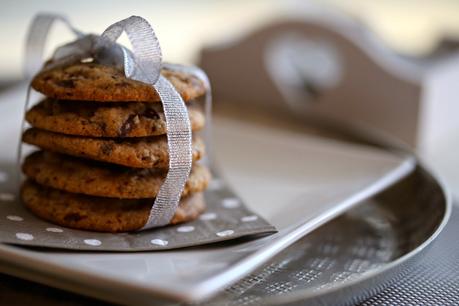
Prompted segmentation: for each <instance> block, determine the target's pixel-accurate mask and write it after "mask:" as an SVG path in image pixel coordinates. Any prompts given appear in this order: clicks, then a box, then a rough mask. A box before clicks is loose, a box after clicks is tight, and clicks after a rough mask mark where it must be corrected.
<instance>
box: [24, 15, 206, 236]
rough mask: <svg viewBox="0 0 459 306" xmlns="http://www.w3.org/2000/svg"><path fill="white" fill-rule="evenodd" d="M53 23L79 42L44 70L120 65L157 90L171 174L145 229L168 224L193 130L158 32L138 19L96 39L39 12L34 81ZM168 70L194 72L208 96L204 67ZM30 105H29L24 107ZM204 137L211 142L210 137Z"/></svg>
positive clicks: (31, 38) (30, 54) (28, 65)
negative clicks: (124, 41)
mask: <svg viewBox="0 0 459 306" xmlns="http://www.w3.org/2000/svg"><path fill="white" fill-rule="evenodd" d="M55 21H61V22H63V23H64V24H65V25H66V26H67V27H68V28H69V30H70V31H71V32H73V33H74V34H75V35H76V36H77V40H76V41H74V42H71V43H68V44H66V45H63V46H61V47H59V48H57V49H56V51H55V52H54V54H53V56H52V58H51V61H50V62H48V63H47V64H46V65H45V67H44V69H51V68H55V67H56V66H61V65H68V64H71V63H75V62H84V61H97V62H98V63H101V64H105V65H112V66H113V65H115V66H122V67H123V68H124V73H125V75H126V77H128V78H131V79H134V80H138V81H141V82H144V83H148V84H150V85H151V86H153V88H154V89H155V90H156V91H157V92H158V95H159V96H160V98H161V103H162V105H163V109H164V114H165V118H166V127H167V142H168V149H169V170H168V172H167V175H166V179H165V181H164V182H163V184H162V186H161V188H160V189H159V192H158V195H157V197H156V198H155V202H154V203H153V206H152V208H151V210H150V215H149V217H148V220H147V222H146V224H145V225H144V226H143V228H142V230H143V229H148V228H152V227H158V226H164V225H167V224H169V222H170V220H171V219H172V217H173V216H174V213H175V210H176V209H177V206H178V204H179V201H180V196H181V194H182V191H183V188H184V186H185V182H186V180H187V179H188V176H189V174H190V171H191V164H192V148H191V126H190V120H189V117H188V111H187V108H186V106H185V103H184V102H183V100H182V97H181V96H180V95H179V94H178V92H177V91H176V90H175V88H174V86H172V84H171V83H170V82H169V81H168V80H167V79H166V78H164V77H163V76H162V75H161V73H160V72H161V67H162V55H161V48H160V45H159V41H158V39H157V37H156V35H155V32H154V31H153V29H152V27H151V26H150V24H149V23H148V22H147V21H146V20H145V19H143V18H142V17H138V16H131V17H129V18H126V19H123V20H121V21H118V22H116V23H114V24H112V25H111V26H109V27H108V28H107V29H106V30H105V31H104V32H103V33H102V34H101V35H100V36H98V35H93V34H84V33H82V32H80V31H79V30H77V29H75V28H74V27H73V26H72V25H71V23H70V22H69V21H68V20H67V19H66V18H65V17H63V16H61V15H55V14H39V15H37V16H36V17H35V18H34V20H33V21H32V24H31V26H30V29H29V32H28V37H27V42H26V58H25V73H26V76H27V77H32V76H33V75H34V74H35V73H36V72H38V71H39V70H40V69H41V66H42V63H43V50H44V47H45V43H46V38H47V36H48V32H49V30H50V28H51V26H52V24H53V23H54V22H55ZM123 32H125V33H126V34H127V37H128V38H129V41H130V43H131V45H132V51H131V50H128V49H127V48H125V47H123V46H121V45H119V44H117V43H116V41H117V39H118V38H119V37H120V35H121V34H122V33H123ZM164 66H167V68H168V69H171V70H179V71H186V72H189V73H192V74H194V75H195V76H197V77H198V78H200V79H201V80H202V81H203V82H204V84H205V86H206V87H207V88H206V89H207V92H210V85H209V81H208V79H207V76H206V75H205V73H204V72H202V71H201V70H200V69H198V68H196V67H190V68H185V67H183V66H178V65H164ZM27 100H28V99H27ZM210 101H211V96H210V93H209V94H206V116H207V120H210ZM27 104H28V101H27V102H26V107H27ZM208 126H209V125H208V124H207V127H208ZM206 131H207V134H208V131H209V129H208V128H206ZM206 136H207V137H206V138H207V140H208V135H206Z"/></svg>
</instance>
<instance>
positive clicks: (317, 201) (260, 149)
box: [0, 87, 414, 305]
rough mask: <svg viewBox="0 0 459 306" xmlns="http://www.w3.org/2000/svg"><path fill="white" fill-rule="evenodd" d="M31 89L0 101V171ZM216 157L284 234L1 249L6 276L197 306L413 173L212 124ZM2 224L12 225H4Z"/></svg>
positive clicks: (344, 148) (394, 160)
mask: <svg viewBox="0 0 459 306" xmlns="http://www.w3.org/2000/svg"><path fill="white" fill-rule="evenodd" d="M24 97H25V88H24V87H20V88H18V89H16V90H15V91H11V92H9V93H6V94H4V95H3V96H2V97H0V122H1V129H0V140H1V146H2V147H1V152H0V165H5V164H11V163H14V162H15V149H16V147H15V144H16V143H17V139H18V137H19V125H20V118H21V116H22V109H23V104H24V102H23V100H24ZM213 135H214V137H213V139H214V143H213V145H214V154H215V156H216V157H217V160H218V162H219V166H220V169H221V170H222V173H223V174H224V176H225V177H226V178H227V180H228V182H229V183H230V185H231V186H232V187H233V188H234V190H235V191H236V192H237V193H238V194H239V195H240V196H241V197H242V199H243V200H245V202H246V203H247V205H248V206H249V207H250V208H251V209H252V210H254V211H256V212H257V213H259V214H261V215H262V216H263V217H265V218H266V219H267V220H268V221H269V222H271V223H272V224H273V225H275V226H276V227H277V228H278V229H279V233H277V234H275V235H272V236H269V237H265V238H262V239H259V240H255V241H248V242H244V243H239V244H223V245H221V244H219V245H211V246H208V247H201V248H192V249H182V250H175V251H164V252H142V253H98V252H68V251H51V250H38V249H27V248H20V247H16V246H11V245H0V271H1V272H4V273H9V274H12V275H16V276H19V277H23V278H26V279H29V280H33V281H37V282H40V283H44V284H47V285H50V286H55V287H58V288H62V289H67V290H70V291H74V292H78V293H82V294H85V295H89V296H93V297H97V298H101V299H106V300H109V301H113V302H117V303H125V304H137V305H153V304H160V303H162V302H165V301H188V302H190V301H200V300H203V299H206V298H208V297H211V296H212V295H214V294H216V293H218V291H219V290H221V289H223V288H225V287H227V286H229V285H230V284H232V283H234V282H235V281H237V280H238V279H240V278H241V277H243V276H244V275H246V274H248V273H249V272H251V271H253V270H254V269H255V268H256V267H258V266H259V265H261V264H262V263H264V262H266V261H267V260H269V259H270V258H271V257H272V256H274V255H275V254H277V253H278V252H280V251H281V250H283V249H284V248H286V247H287V246H288V245H290V244H292V243H293V242H295V241H296V240H298V239H300V238H301V237H303V236H304V235H306V234H307V233H309V232H311V231H312V230H314V229H315V228H317V227H318V226H320V225H321V224H323V223H325V222H326V221H329V220H330V219H331V218H333V217H335V216H337V215H339V214H341V213H342V212H344V211H346V210H347V209H349V208H350V207H352V206H354V205H356V204H357V203H359V202H360V201H361V200H363V199H365V198H368V197H370V196H371V195H373V194H375V193H376V192H378V191H380V190H381V189H383V188H385V187H387V186H388V185H390V184H392V183H393V182H395V181H397V180H398V179H400V178H401V177H403V176H405V175H406V174H408V173H409V172H411V171H412V170H413V167H414V161H413V160H412V159H405V158H402V157H400V156H397V155H395V154H392V153H388V152H385V151H382V150H378V149H374V148H369V147H364V146H359V145H354V144H345V143H342V142H337V141H332V140H324V139H320V138H317V137H312V136H309V135H305V134H300V133H294V132H291V131H284V130H279V129H276V128H269V127H266V126H263V127H260V126H258V125H257V124H253V123H247V122H245V123H244V122H240V121H234V120H232V119H227V118H223V117H218V118H214V127H213ZM0 222H5V221H3V220H0Z"/></svg>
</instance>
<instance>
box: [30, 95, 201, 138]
mask: <svg viewBox="0 0 459 306" xmlns="http://www.w3.org/2000/svg"><path fill="white" fill-rule="evenodd" d="M187 108H188V115H189V117H190V124H191V129H192V130H193V131H199V130H201V129H202V128H203V127H204V124H205V119H204V114H203V111H202V110H201V109H200V107H199V106H198V105H197V104H196V103H193V102H190V103H188V104H187ZM26 120H27V122H29V123H30V124H31V125H32V126H34V127H37V128H40V129H44V130H48V131H51V132H57V133H62V134H69V135H79V136H91V137H145V136H156V135H164V134H166V130H167V129H166V119H165V115H164V112H163V108H162V105H161V103H140V102H131V103H128V102H126V103H96V102H94V103H87V102H81V101H61V100H53V99H46V100H44V101H42V102H40V103H38V104H37V105H35V106H33V107H32V108H31V109H30V110H29V111H27V113H26Z"/></svg>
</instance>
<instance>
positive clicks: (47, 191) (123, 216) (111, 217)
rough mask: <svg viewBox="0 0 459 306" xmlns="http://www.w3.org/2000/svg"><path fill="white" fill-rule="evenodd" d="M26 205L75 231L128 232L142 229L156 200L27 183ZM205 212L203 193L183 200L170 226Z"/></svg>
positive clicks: (44, 216)
mask: <svg viewBox="0 0 459 306" xmlns="http://www.w3.org/2000/svg"><path fill="white" fill-rule="evenodd" d="M21 198H22V201H23V202H24V203H25V205H26V206H27V207H28V208H29V209H30V210H31V211H32V212H33V213H34V214H36V215H37V216H39V217H41V218H42V219H45V220H48V221H50V222H53V223H56V224H59V225H62V226H66V227H70V228H76V229H83V230H90V231H100V232H111V233H115V232H127V231H135V230H138V229H140V228H142V227H143V226H144V225H145V223H146V222H147V220H148V216H149V213H150V209H151V206H152V205H153V202H154V199H142V200H120V199H113V198H100V197H94V196H88V195H82V194H75V193H70V192H65V191H61V190H57V189H53V188H50V187H45V186H41V185H39V184H37V183H34V182H32V181H31V180H27V181H26V182H25V183H24V184H23V186H22V188H21ZM204 210H205V202H204V197H203V195H202V193H194V194H193V195H190V196H189V197H185V198H182V199H181V201H180V204H179V206H178V207H177V210H176V211H175V215H174V217H173V218H172V220H171V222H170V224H178V223H182V222H187V221H191V220H194V219H196V218H197V217H198V216H199V214H201V213H202V212H203V211H204Z"/></svg>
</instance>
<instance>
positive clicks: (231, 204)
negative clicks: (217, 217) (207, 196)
mask: <svg viewBox="0 0 459 306" xmlns="http://www.w3.org/2000/svg"><path fill="white" fill-rule="evenodd" d="M222 205H223V207H225V208H230V209H231V208H238V207H239V206H240V205H241V201H240V200H239V199H238V198H225V199H223V201H222Z"/></svg>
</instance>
